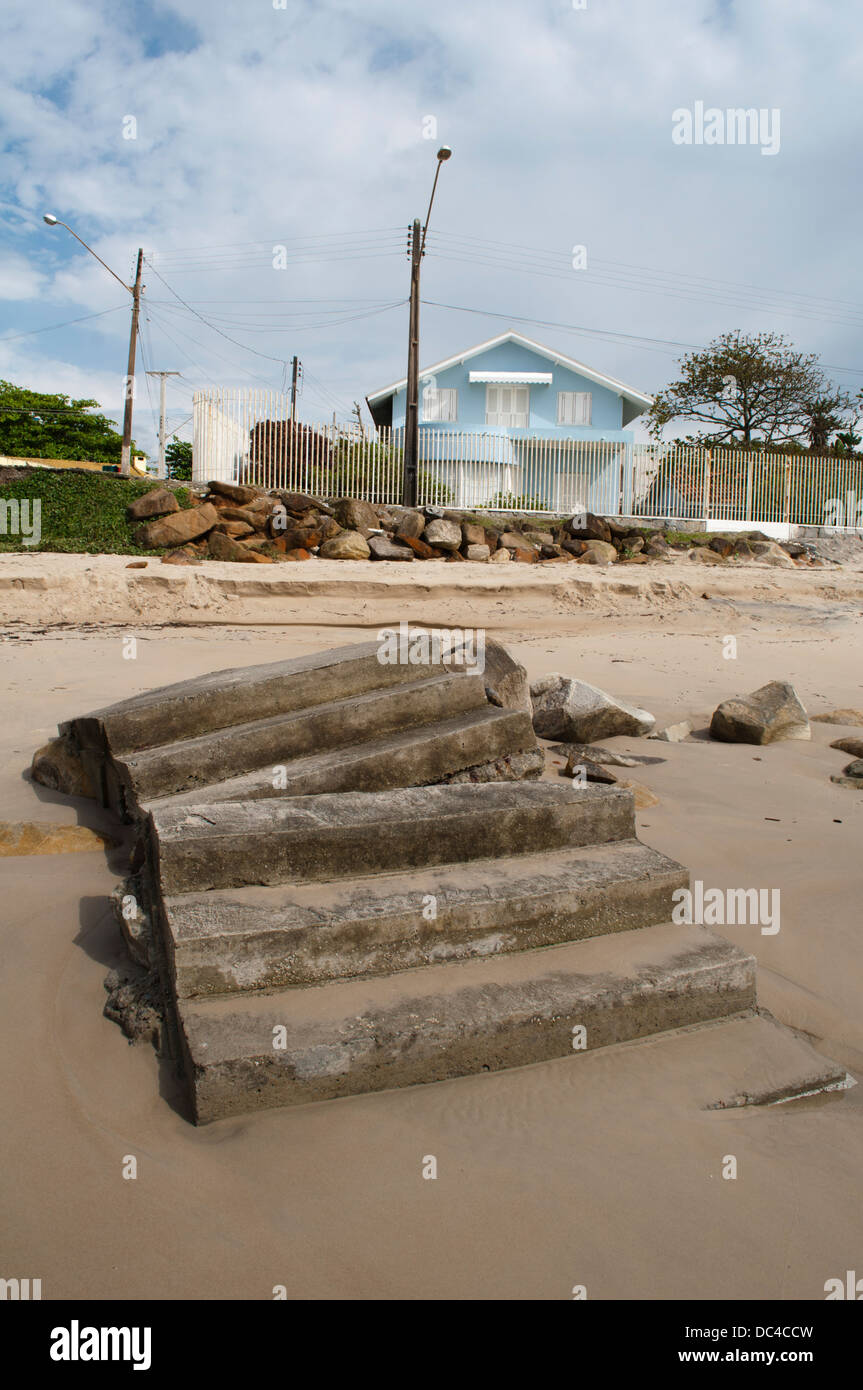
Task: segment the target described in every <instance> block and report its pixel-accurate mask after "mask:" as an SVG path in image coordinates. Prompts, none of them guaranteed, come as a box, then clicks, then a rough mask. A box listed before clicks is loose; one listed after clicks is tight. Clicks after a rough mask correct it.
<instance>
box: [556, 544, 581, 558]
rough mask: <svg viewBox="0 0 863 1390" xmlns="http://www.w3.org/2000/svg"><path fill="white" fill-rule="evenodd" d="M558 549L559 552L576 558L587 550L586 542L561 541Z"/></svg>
mask: <svg viewBox="0 0 863 1390" xmlns="http://www.w3.org/2000/svg"><path fill="white" fill-rule="evenodd" d="M560 548H561V550H565V551H566V553H567V555H574V556H575V557H576V558H578V557H579V556H581V555H583V554H584V552H585V551H586V550H587V541H570V540H562V541H561V543H560Z"/></svg>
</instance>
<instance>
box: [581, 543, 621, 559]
mask: <svg viewBox="0 0 863 1390" xmlns="http://www.w3.org/2000/svg"><path fill="white" fill-rule="evenodd" d="M617 558H618V557H617V551H616V550H615V548H614V546H613V545H612V544H611V542H610V541H585V546H584V553H583V554H582V555H581V556H580V558H579V561H578V563H579V564H580V565H613V564H615V562H616V560H617Z"/></svg>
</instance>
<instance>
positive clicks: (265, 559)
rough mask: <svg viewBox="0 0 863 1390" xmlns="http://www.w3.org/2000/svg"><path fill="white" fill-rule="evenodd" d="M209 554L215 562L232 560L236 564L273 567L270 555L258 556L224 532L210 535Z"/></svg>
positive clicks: (214, 532) (215, 532)
mask: <svg viewBox="0 0 863 1390" xmlns="http://www.w3.org/2000/svg"><path fill="white" fill-rule="evenodd" d="M209 552H210V556H211V558H212V559H213V560H230V561H232V562H233V563H234V564H253V565H254V564H262V565H271V564H272V563H273V561H272V558H271V557H270V556H269V555H258V554H257V553H256V552H255V551H254V550H249V549H247V547H246V546H244V545H243V544H242V543H241V542H240V541H235V540H234V539H233V537H231V536H226V535H225V534H224V532H222V531H212V532H211V533H210V540H209Z"/></svg>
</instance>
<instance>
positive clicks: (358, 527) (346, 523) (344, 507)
mask: <svg viewBox="0 0 863 1390" xmlns="http://www.w3.org/2000/svg"><path fill="white" fill-rule="evenodd" d="M333 513H334V515H335V518H336V521H337V522H338V523H339V525H340V526H343V527H344V528H345V530H346V531H354V532H356V531H362V530H364V529H369V530H372V531H376V530H377V529H378V514H377V512H376V511H375V509H374V507H373V506H372V504H371V502H361V501H359V500H358V499H357V498H355V497H342V498H340V499H339V501H338V502H336V503H335V505H334V507H333ZM330 558H331V559H336V560H341V559H349V560H353V559H358V558H365V557H358V556H355V555H346V556H344V555H333V556H331V557H330Z"/></svg>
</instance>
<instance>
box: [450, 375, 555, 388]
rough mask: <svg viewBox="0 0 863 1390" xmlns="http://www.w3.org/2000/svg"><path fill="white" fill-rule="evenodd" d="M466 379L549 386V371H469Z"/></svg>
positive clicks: (497, 383)
mask: <svg viewBox="0 0 863 1390" xmlns="http://www.w3.org/2000/svg"><path fill="white" fill-rule="evenodd" d="M468 380H469V381H485V382H489V383H491V384H492V385H494V386H550V385H551V372H470V373H469V375H468Z"/></svg>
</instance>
